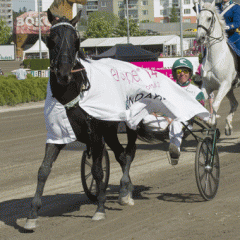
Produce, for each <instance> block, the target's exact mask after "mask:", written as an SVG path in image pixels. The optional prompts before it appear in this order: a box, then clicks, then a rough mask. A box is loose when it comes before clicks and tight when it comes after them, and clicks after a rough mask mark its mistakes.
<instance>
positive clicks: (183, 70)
mask: <svg viewBox="0 0 240 240" xmlns="http://www.w3.org/2000/svg"><path fill="white" fill-rule="evenodd" d="M182 72H183V73H185V74H187V73H189V70H187V69H177V70H176V73H177V74H180V73H182Z"/></svg>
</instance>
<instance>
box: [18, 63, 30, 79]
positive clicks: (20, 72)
mask: <svg viewBox="0 0 240 240" xmlns="http://www.w3.org/2000/svg"><path fill="white" fill-rule="evenodd" d="M16 77H17V79H18V80H24V79H26V77H27V71H26V70H25V69H24V68H23V64H22V63H21V65H20V68H19V69H18V70H17V71H16Z"/></svg>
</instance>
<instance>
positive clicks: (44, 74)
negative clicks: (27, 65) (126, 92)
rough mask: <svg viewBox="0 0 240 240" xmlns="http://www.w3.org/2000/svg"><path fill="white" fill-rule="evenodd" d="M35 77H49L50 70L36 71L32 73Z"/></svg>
mask: <svg viewBox="0 0 240 240" xmlns="http://www.w3.org/2000/svg"><path fill="white" fill-rule="evenodd" d="M31 74H32V75H33V77H49V75H50V71H49V70H34V71H31Z"/></svg>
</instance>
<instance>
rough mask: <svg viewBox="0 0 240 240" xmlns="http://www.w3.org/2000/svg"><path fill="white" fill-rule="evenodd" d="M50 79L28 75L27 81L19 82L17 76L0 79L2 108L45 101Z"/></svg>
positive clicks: (0, 103)
mask: <svg viewBox="0 0 240 240" xmlns="http://www.w3.org/2000/svg"><path fill="white" fill-rule="evenodd" d="M47 82H48V78H39V77H33V76H32V75H31V74H28V75H27V79H26V80H17V78H16V76H15V75H10V76H8V77H3V76H1V77H0V106H4V105H10V106H14V105H16V104H18V103H27V102H32V101H34V102H37V101H41V100H44V99H45V98H46V94H47Z"/></svg>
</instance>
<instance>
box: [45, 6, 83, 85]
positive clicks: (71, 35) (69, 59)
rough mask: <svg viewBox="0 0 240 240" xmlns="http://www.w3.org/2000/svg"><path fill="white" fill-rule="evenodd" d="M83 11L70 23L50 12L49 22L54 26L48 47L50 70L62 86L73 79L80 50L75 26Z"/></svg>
mask: <svg viewBox="0 0 240 240" xmlns="http://www.w3.org/2000/svg"><path fill="white" fill-rule="evenodd" d="M80 17H81V11H79V13H78V14H77V16H76V17H75V18H73V19H72V20H71V21H69V20H68V19H67V18H65V17H63V18H57V17H55V16H54V15H53V14H52V13H51V11H50V10H48V20H49V22H50V23H51V24H52V27H51V30H50V35H49V37H48V40H47V46H48V48H49V53H50V63H51V66H50V69H51V71H52V72H54V73H55V75H56V78H57V81H58V83H59V84H61V85H67V84H69V82H70V81H71V79H72V73H73V68H74V66H75V65H76V59H77V56H78V51H79V48H80V37H79V34H78V32H77V31H76V29H75V25H76V24H77V22H78V21H79V20H80Z"/></svg>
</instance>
